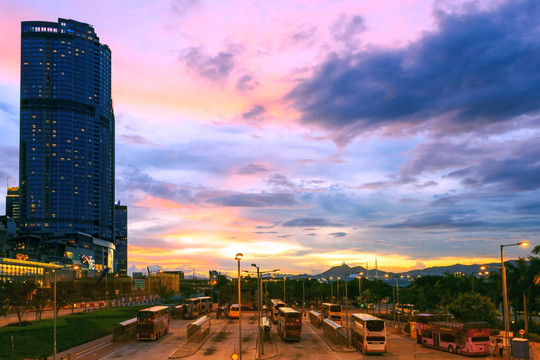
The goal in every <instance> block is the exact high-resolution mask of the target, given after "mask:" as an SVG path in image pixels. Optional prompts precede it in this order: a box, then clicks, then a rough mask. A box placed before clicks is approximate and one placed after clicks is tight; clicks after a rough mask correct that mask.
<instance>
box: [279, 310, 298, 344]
mask: <svg viewBox="0 0 540 360" xmlns="http://www.w3.org/2000/svg"><path fill="white" fill-rule="evenodd" d="M278 334H279V336H281V338H282V339H283V340H295V341H300V340H302V314H301V313H300V312H298V311H297V310H295V309H293V308H289V307H284V306H283V307H280V308H279V310H278Z"/></svg>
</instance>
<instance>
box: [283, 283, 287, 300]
mask: <svg viewBox="0 0 540 360" xmlns="http://www.w3.org/2000/svg"><path fill="white" fill-rule="evenodd" d="M285 280H287V278H286V277H285V276H284V277H283V302H284V303H285V304H286V303H287V300H285Z"/></svg>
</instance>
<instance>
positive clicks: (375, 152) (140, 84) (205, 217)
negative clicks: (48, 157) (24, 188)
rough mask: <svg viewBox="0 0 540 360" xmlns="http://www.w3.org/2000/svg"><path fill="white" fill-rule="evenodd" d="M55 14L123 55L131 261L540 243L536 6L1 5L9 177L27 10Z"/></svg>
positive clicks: (265, 262)
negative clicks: (88, 30) (88, 28)
mask: <svg viewBox="0 0 540 360" xmlns="http://www.w3.org/2000/svg"><path fill="white" fill-rule="evenodd" d="M58 18H67V19H74V20H77V21H80V22H84V23H88V24H91V25H93V26H94V29H95V31H96V33H97V35H98V36H99V38H100V42H101V43H104V44H107V45H109V47H110V48H111V51H112V88H113V101H114V112H115V117H116V199H118V200H120V201H121V203H122V204H123V205H127V206H128V213H129V216H128V218H129V223H128V228H129V232H128V242H129V248H128V249H129V250H128V251H129V255H128V257H129V259H128V261H129V267H130V268H131V270H134V269H145V268H146V266H148V265H159V266H162V268H163V269H165V270H184V271H187V272H189V273H196V274H208V270H210V269H215V270H218V271H221V272H222V273H232V272H234V271H235V269H236V267H237V263H236V261H235V260H234V258H235V255H236V253H238V252H240V253H243V255H244V257H243V260H242V268H245V269H249V268H250V265H251V264H252V263H255V264H257V265H258V266H259V267H260V269H261V271H263V270H266V269H268V270H270V269H275V268H280V269H281V271H282V272H283V273H294V274H300V273H308V274H317V273H321V272H323V271H325V270H326V269H328V268H329V267H331V266H335V265H341V264H342V263H346V264H348V265H350V266H358V265H361V266H364V267H366V266H367V267H369V268H370V269H373V268H374V267H375V264H376V263H377V266H378V268H379V269H382V270H386V271H396V272H399V271H407V270H412V269H422V268H425V267H431V266H444V265H451V264H456V263H461V264H479V263H486V262H496V261H500V245H501V244H511V243H515V242H519V241H524V240H527V241H529V242H531V247H530V248H529V249H528V250H527V249H522V248H520V247H507V248H505V257H508V258H517V257H519V256H522V257H524V256H527V255H529V253H530V249H531V248H532V246H535V245H538V244H539V243H540V241H539V239H540V235H539V230H540V121H539V120H540V70H539V69H540V22H539V21H538V19H540V3H539V2H537V1H535V0H514V1H512V0H510V1H493V0H489V1H443V0H429V1H428V0H410V1H401V0H385V1H367V0H365V1H359V0H352V1H349V0H327V1H304V0H296V1H295V0H272V1H261V0H258V1H257V0H254V1H249V0H245V1H243V0H236V1H227V0H161V1H142V0H118V1H117V0H114V1H110V0H107V1H104V0H103V1H102V0H93V1H65V0H54V1H51V0H42V1H30V0H0V54H1V55H0V129H1V130H0V178H1V179H2V180H4V179H5V180H4V181H5V183H6V184H9V185H10V186H17V185H18V147H19V146H18V144H19V143H18V141H19V140H18V139H19V77H20V23H21V21H30V20H43V21H54V22H56V21H58ZM4 208H5V197H4V196H1V197H0V209H2V210H0V213H3V209H4Z"/></svg>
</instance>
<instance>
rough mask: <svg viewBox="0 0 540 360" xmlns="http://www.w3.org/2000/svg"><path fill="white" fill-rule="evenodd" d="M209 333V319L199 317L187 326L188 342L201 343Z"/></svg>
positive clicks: (207, 317)
mask: <svg viewBox="0 0 540 360" xmlns="http://www.w3.org/2000/svg"><path fill="white" fill-rule="evenodd" d="M209 332H210V317H209V316H201V317H200V318H198V319H197V320H195V321H193V322H192V323H190V324H188V325H187V338H188V342H201V341H203V340H204V338H205V337H206V335H208V333H209Z"/></svg>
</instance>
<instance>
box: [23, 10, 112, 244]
mask: <svg viewBox="0 0 540 360" xmlns="http://www.w3.org/2000/svg"><path fill="white" fill-rule="evenodd" d="M20 112H21V115H20V116H21V124H20V174H19V175H20V176H19V185H20V186H19V188H20V221H19V224H20V232H21V234H41V235H44V234H45V235H46V234H58V233H64V234H65V233H77V232H82V233H86V234H89V235H92V236H93V237H96V238H99V239H103V240H106V241H108V242H111V243H113V242H114V113H113V106H112V98H111V51H110V49H109V47H108V46H107V45H105V44H102V43H100V41H99V38H98V36H97V35H96V33H95V31H94V28H93V27H92V26H91V25H88V24H84V23H81V22H77V21H74V20H66V19H58V23H55V22H45V21H25V22H22V24H21V111H20Z"/></svg>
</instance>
